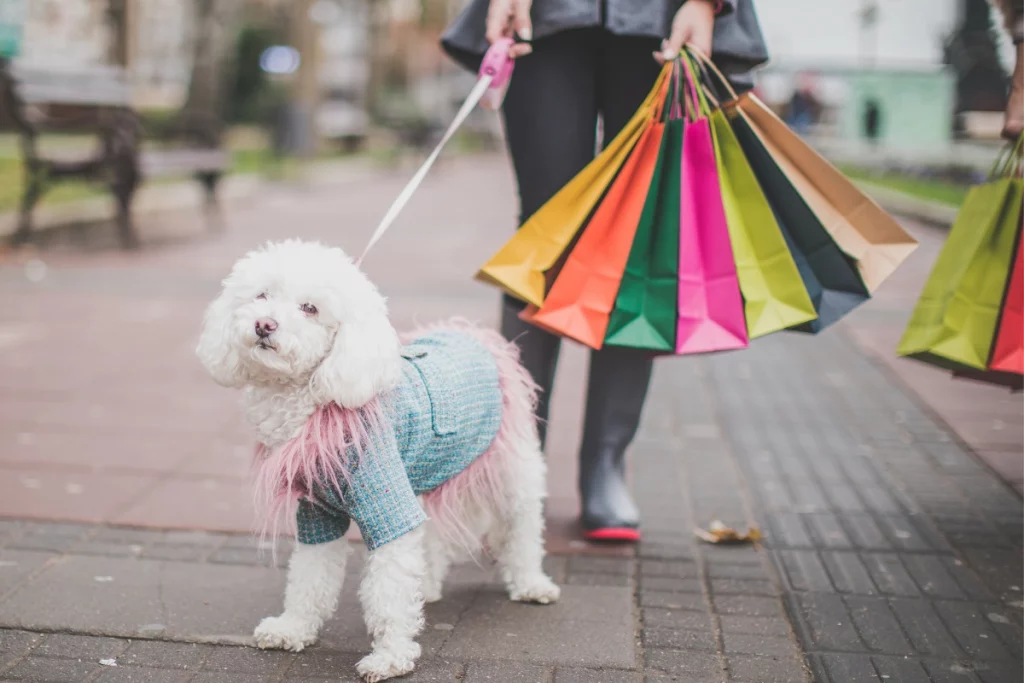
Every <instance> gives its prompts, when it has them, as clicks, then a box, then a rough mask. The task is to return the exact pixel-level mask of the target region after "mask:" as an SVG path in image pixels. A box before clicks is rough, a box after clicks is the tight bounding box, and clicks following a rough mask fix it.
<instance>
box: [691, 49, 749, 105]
mask: <svg viewBox="0 0 1024 683" xmlns="http://www.w3.org/2000/svg"><path fill="white" fill-rule="evenodd" d="M685 49H686V51H687V52H689V53H690V54H691V55H693V57H694V59H695V60H696V62H697V63H698V64H699V65H700V67H701V71H703V72H704V73H706V74H708V75H709V76H711V75H714V77H715V80H717V81H718V84H719V85H721V86H722V89H723V90H725V92H726V93H727V94H728V95H729V101H730V102H733V101H735V100H738V99H739V97H740V96H739V95H738V94H737V93H736V90H734V89H733V87H732V85H731V84H730V83H729V79H728V78H726V77H725V74H723V73H722V72H721V71H720V70H719V68H718V67H717V66H715V63H714V62H713V61H711V58H710V57H708V56H707V55H706V54H704V52H703V51H702V50H701V49H700V48H698V47H694V46H693V45H689V44H688V45H687V46H686V48H685Z"/></svg>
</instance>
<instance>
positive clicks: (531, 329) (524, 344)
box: [501, 297, 561, 449]
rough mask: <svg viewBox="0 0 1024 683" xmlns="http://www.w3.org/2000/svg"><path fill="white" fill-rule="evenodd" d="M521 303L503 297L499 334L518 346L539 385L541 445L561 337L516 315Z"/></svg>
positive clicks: (544, 437) (538, 421)
mask: <svg viewBox="0 0 1024 683" xmlns="http://www.w3.org/2000/svg"><path fill="white" fill-rule="evenodd" d="M522 310H523V305H522V304H521V303H518V302H516V301H514V300H510V299H508V298H507V297H503V298H502V307H501V334H502V335H503V336H504V337H505V338H506V339H508V340H509V341H512V342H515V344H516V346H518V347H519V361H520V362H521V363H522V364H523V367H525V368H526V371H527V372H529V373H530V375H531V376H532V377H533V381H534V382H536V383H537V386H539V387H540V390H541V391H540V398H539V400H538V401H537V431H538V432H539V433H540V445H541V448H542V449H543V448H544V444H545V442H546V441H547V435H548V410H549V408H550V406H551V385H552V384H553V383H554V380H555V368H556V367H557V365H558V352H559V349H560V348H561V339H559V338H558V337H556V336H555V335H553V334H551V333H549V332H545V331H544V330H541V329H539V328H537V327H535V326H533V325H531V324H530V323H528V322H524V321H523V320H520V319H519V313H520V311H522Z"/></svg>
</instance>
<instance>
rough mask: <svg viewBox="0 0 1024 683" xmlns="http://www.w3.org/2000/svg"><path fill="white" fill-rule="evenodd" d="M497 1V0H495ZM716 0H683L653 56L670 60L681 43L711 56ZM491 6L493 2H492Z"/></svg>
mask: <svg viewBox="0 0 1024 683" xmlns="http://www.w3.org/2000/svg"><path fill="white" fill-rule="evenodd" d="M495 1H497V0H495ZM717 4H718V3H717V2H716V0H685V2H683V6H682V7H680V8H679V11H678V12H676V16H675V18H674V19H673V20H672V33H671V34H670V35H669V37H668V40H665V41H662V43H661V52H655V53H654V58H655V59H656V60H658V63H659V64H664V63H665V62H668V61H672V60H673V59H675V58H676V57H678V56H679V53H680V51H682V49H683V45H686V44H687V43H689V44H690V45H693V46H694V47H695V48H697V49H698V50H700V51H701V52H703V53H704V54H705V55H707V56H708V57H710V56H711V36H712V34H713V33H714V30H715V8H716V6H717ZM492 7H493V4H492Z"/></svg>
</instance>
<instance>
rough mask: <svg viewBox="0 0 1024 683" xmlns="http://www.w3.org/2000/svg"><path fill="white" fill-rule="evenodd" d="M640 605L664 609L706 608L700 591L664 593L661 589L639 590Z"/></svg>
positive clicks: (698, 609) (700, 609)
mask: <svg viewBox="0 0 1024 683" xmlns="http://www.w3.org/2000/svg"><path fill="white" fill-rule="evenodd" d="M640 605H641V606H643V607H662V608H665V609H686V610H696V611H698V612H705V611H707V609H708V606H707V602H706V601H705V600H704V596H703V595H702V594H700V593H665V592H663V591H648V590H641V591H640Z"/></svg>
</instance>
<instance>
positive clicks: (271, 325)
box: [256, 318, 277, 339]
mask: <svg viewBox="0 0 1024 683" xmlns="http://www.w3.org/2000/svg"><path fill="white" fill-rule="evenodd" d="M276 329H277V321H276V320H274V319H273V318H260V319H259V320H257V321H256V336H257V337H260V338H261V339H262V338H264V337H269V336H270V333H271V332H273V331H274V330H276Z"/></svg>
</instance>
